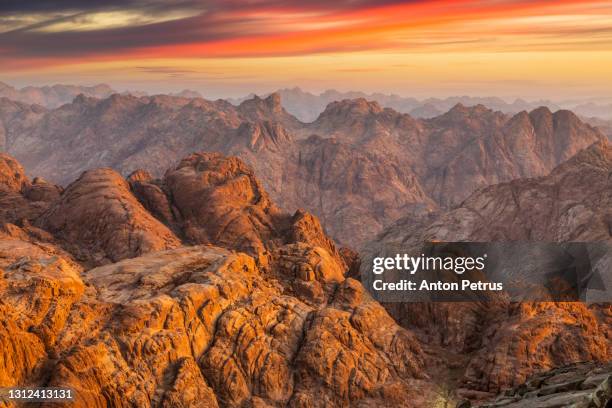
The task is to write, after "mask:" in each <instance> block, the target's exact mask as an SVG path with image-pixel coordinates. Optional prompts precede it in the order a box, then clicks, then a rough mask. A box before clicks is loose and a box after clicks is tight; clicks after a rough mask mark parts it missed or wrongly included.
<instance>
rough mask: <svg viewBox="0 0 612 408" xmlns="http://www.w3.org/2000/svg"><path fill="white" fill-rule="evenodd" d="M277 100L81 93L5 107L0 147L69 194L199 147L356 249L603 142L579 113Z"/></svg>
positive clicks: (157, 171) (155, 168)
mask: <svg viewBox="0 0 612 408" xmlns="http://www.w3.org/2000/svg"><path fill="white" fill-rule="evenodd" d="M281 98H282V97H281V96H280V95H278V94H272V95H270V96H268V97H267V98H264V99H262V98H259V97H253V98H252V99H249V100H245V101H243V102H242V103H241V104H240V105H238V106H234V105H232V104H231V103H229V102H227V101H223V100H217V101H207V100H205V99H201V98H182V97H173V96H166V95H157V96H150V97H149V96H147V97H136V96H131V95H117V94H114V95H112V96H111V97H109V98H106V99H96V98H90V97H86V96H83V95H80V96H78V97H77V98H75V99H74V101H73V102H72V103H69V104H65V105H63V106H61V107H59V108H57V109H51V110H45V109H44V108H41V107H38V106H35V105H26V104H21V103H18V102H13V101H10V100H8V99H0V132H2V136H3V137H2V138H1V139H0V141H2V142H3V143H2V150H3V151H6V152H8V153H9V154H11V155H13V156H14V157H16V158H17V159H19V160H20V161H21V162H22V163H24V165H25V166H26V168H27V169H29V171H30V172H31V173H32V174H38V175H42V176H44V177H45V178H46V179H48V180H50V181H52V182H55V183H61V184H63V185H66V183H67V182H69V181H71V180H73V179H75V178H76V177H78V176H79V175H80V174H81V173H82V172H83V171H86V170H88V169H90V168H97V167H111V168H113V169H114V170H116V171H118V172H119V173H120V174H122V175H123V176H127V175H129V174H130V173H132V172H133V171H135V170H137V169H144V170H146V171H148V172H149V173H151V175H152V176H153V177H160V176H161V175H162V174H163V171H164V170H165V169H166V168H169V167H171V166H172V165H173V164H174V163H176V162H177V161H178V160H180V159H181V158H182V157H185V156H187V155H189V154H190V153H192V152H194V151H200V150H206V151H216V152H221V153H223V154H226V155H234V156H238V157H240V158H241V159H242V160H244V161H245V162H246V163H247V164H248V165H250V166H251V167H253V168H254V170H255V172H256V173H257V174H258V176H259V178H260V179H261V182H262V184H263V186H264V187H265V188H266V190H267V191H269V193H270V196H271V198H272V200H273V201H274V202H276V203H278V204H279V206H280V207H281V208H283V209H285V210H287V211H290V212H294V211H295V210H297V209H298V208H305V209H306V210H308V211H310V212H312V213H314V214H315V215H317V216H318V217H320V219H321V220H322V221H323V224H324V225H325V227H326V229H327V231H328V232H329V233H330V234H331V236H332V237H333V238H334V239H336V240H337V241H339V242H340V243H341V244H343V245H350V246H353V247H359V246H360V245H362V244H363V243H364V242H366V241H368V240H370V239H371V238H372V237H373V236H375V235H376V234H377V233H378V232H380V231H381V230H382V229H383V228H384V227H385V226H387V225H389V224H390V223H391V222H393V221H394V220H396V219H398V218H400V217H401V216H402V215H404V214H406V213H414V214H421V213H427V212H430V211H435V210H437V209H439V208H449V207H452V206H456V205H458V204H460V203H461V202H462V201H463V200H464V199H465V198H467V197H468V195H469V194H470V193H471V192H472V191H474V190H476V189H478V188H482V187H486V186H488V185H491V184H494V183H499V182H503V181H508V180H512V179H515V178H519V177H534V176H541V175H544V174H547V173H548V172H549V171H550V170H551V169H552V168H553V167H554V166H556V165H558V164H559V163H561V162H563V161H565V160H567V159H568V158H569V157H571V156H572V155H573V154H575V153H576V152H577V151H579V150H580V149H581V148H583V147H586V146H588V145H590V144H592V143H593V142H595V141H597V140H602V139H604V138H605V136H604V135H603V134H602V133H601V132H600V131H598V130H597V129H594V128H592V127H591V126H589V125H587V124H585V123H583V122H582V121H581V120H580V119H579V118H578V117H577V116H576V115H574V114H573V113H572V112H569V111H557V112H554V113H553V112H551V111H550V110H548V109H547V108H538V109H536V110H533V111H531V112H529V113H528V112H520V113H518V114H516V115H514V116H509V115H506V114H503V113H501V112H496V111H492V110H490V109H487V108H485V107H484V106H482V105H477V106H473V107H466V106H463V105H459V104H458V105H456V106H454V107H453V108H452V109H450V110H449V111H448V112H446V113H444V114H442V115H439V116H437V117H434V118H431V119H415V118H413V117H411V116H410V115H407V114H402V113H399V112H397V111H395V110H393V109H390V108H384V107H382V106H381V105H380V104H378V103H376V102H372V101H367V100H365V99H352V100H342V101H336V102H332V103H330V104H329V105H328V106H327V107H326V108H325V110H324V111H323V112H322V113H321V115H319V117H318V118H317V119H316V120H315V121H313V122H312V123H302V122H300V121H299V120H298V119H296V118H295V117H294V116H292V115H291V114H289V113H288V112H287V111H286V110H285V109H284V108H283V106H282V102H281V101H282V99H281Z"/></svg>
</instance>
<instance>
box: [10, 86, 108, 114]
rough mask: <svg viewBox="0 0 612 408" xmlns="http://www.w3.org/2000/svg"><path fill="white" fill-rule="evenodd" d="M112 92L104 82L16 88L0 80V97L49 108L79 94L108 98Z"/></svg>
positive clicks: (70, 100)
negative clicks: (85, 84) (88, 84)
mask: <svg viewBox="0 0 612 408" xmlns="http://www.w3.org/2000/svg"><path fill="white" fill-rule="evenodd" d="M113 93H115V91H114V90H113V89H112V88H111V87H110V86H108V85H106V84H100V85H94V86H79V85H61V84H57V85H52V86H42V87H36V86H26V87H24V88H21V89H17V88H15V87H12V86H10V85H7V84H5V83H3V82H0V98H3V97H4V98H8V99H11V100H13V101H17V102H23V103H26V104H28V105H33V104H36V105H41V106H44V107H46V108H51V109H52V108H57V107H58V106H61V105H63V104H65V103H70V102H72V100H73V99H74V98H75V97H76V96H78V95H79V94H83V95H86V96H91V97H94V98H108V97H109V96H111V95H112V94H113Z"/></svg>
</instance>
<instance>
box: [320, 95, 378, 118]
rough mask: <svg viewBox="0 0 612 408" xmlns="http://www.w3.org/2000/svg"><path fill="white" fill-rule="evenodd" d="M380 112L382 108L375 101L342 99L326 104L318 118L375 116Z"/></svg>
mask: <svg viewBox="0 0 612 408" xmlns="http://www.w3.org/2000/svg"><path fill="white" fill-rule="evenodd" d="M382 111H383V108H382V107H381V106H380V104H379V103H378V102H376V101H368V100H367V99H365V98H356V99H343V100H341V101H336V102H331V103H330V104H328V105H327V107H326V108H325V110H324V111H323V113H321V115H319V117H320V118H321V117H325V116H333V115H369V114H377V113H380V112H382Z"/></svg>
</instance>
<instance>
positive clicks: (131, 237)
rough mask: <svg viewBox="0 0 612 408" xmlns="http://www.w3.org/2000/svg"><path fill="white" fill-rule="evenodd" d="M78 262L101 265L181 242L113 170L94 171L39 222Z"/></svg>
mask: <svg viewBox="0 0 612 408" xmlns="http://www.w3.org/2000/svg"><path fill="white" fill-rule="evenodd" d="M37 225H38V226H40V227H41V228H43V229H45V230H47V231H49V232H51V233H52V234H54V235H55V236H56V237H57V238H58V239H60V240H62V241H63V242H64V243H65V245H66V246H67V247H68V248H69V250H70V251H71V252H73V253H74V254H75V255H77V257H78V258H79V259H82V260H83V261H88V262H92V263H94V264H100V263H105V262H116V261H118V260H121V259H125V258H132V257H135V256H138V255H141V254H144V253H147V252H151V251H159V250H162V249H168V248H175V247H177V246H179V245H180V244H181V242H180V240H179V239H178V238H177V237H176V236H175V235H174V234H173V233H172V232H171V231H170V230H169V229H168V228H167V227H166V226H165V225H164V224H162V223H161V222H159V221H158V220H157V219H155V218H154V217H153V216H151V214H149V213H148V212H147V211H146V210H145V209H144V207H143V206H142V205H141V204H140V203H139V202H138V200H137V199H136V198H135V197H134V196H133V195H132V193H131V192H130V188H129V185H128V183H127V182H126V181H125V180H124V179H123V177H121V176H120V175H119V174H118V173H116V172H115V171H113V170H110V169H99V170H91V171H87V172H85V173H83V174H82V175H81V177H80V178H79V179H78V180H76V181H75V182H74V183H72V184H71V185H69V186H68V188H66V191H64V193H63V194H62V196H61V198H60V199H59V200H57V202H55V203H54V204H53V205H52V206H51V208H49V210H48V211H46V212H45V213H44V214H43V215H42V216H41V217H40V218H39V219H38V220H37Z"/></svg>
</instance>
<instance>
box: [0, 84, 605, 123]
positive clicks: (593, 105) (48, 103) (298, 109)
mask: <svg viewBox="0 0 612 408" xmlns="http://www.w3.org/2000/svg"><path fill="white" fill-rule="evenodd" d="M113 93H119V92H117V91H116V90H113V89H112V88H111V87H110V86H109V85H106V84H99V85H95V86H77V85H62V84H56V85H51V86H42V87H36V86H27V87H23V88H20V89H19V88H17V87H14V86H10V85H8V84H5V83H3V82H0V97H6V98H9V99H12V100H14V101H19V102H24V103H28V104H34V103H35V104H38V105H42V106H44V107H47V108H56V107H58V106H60V105H63V104H65V103H70V102H72V100H73V99H74V98H75V97H76V96H78V95H79V94H83V95H85V96H91V97H94V98H106V97H108V96H110V95H112V94H113ZM121 93H123V94H130V95H134V96H147V95H148V94H150V93H147V92H144V91H135V90H128V91H125V92H121ZM272 93H278V94H279V95H280V96H281V103H282V105H283V107H284V108H285V109H286V110H287V112H289V113H291V114H292V115H294V116H295V117H296V118H298V119H299V120H300V121H302V122H312V121H314V120H315V119H316V118H317V117H318V116H319V115H320V114H321V112H323V111H324V110H325V107H326V106H327V105H328V104H329V103H331V102H335V101H341V100H344V99H359V98H363V99H366V100H369V101H376V102H378V103H379V104H380V105H381V106H382V107H385V108H392V109H394V110H396V111H398V112H400V113H409V114H410V115H411V116H413V117H415V118H432V117H434V116H438V115H441V114H443V113H444V112H446V111H448V110H449V109H451V108H452V107H453V106H455V105H456V104H458V103H460V104H462V105H465V106H475V105H484V106H486V107H488V108H489V109H492V110H498V111H501V112H504V113H510V114H515V113H518V112H520V111H522V110H528V111H530V110H533V109H536V108H539V107H541V106H546V107H548V108H549V109H550V110H553V111H556V110H559V109H570V110H572V111H573V112H574V113H576V114H577V115H579V116H581V117H584V118H589V119H590V118H594V119H593V120H596V119H602V120H612V99H610V98H607V99H606V98H598V99H576V100H564V101H551V100H547V99H542V100H537V101H526V100H524V99H521V98H517V99H515V100H514V101H512V102H508V101H506V100H504V99H502V98H498V97H494V96H491V97H474V96H451V97H447V98H425V99H417V98H412V97H405V96H399V95H392V94H391V95H389V94H383V93H372V94H367V93H364V92H356V91H350V92H340V91H336V90H334V89H329V90H327V91H325V92H322V93H320V94H315V93H312V92H308V91H304V90H302V89H300V88H299V87H295V88H284V89H279V90H277V91H275V92H272ZM168 95H170V96H179V97H185V98H202V97H203V95H202V93H201V92H198V91H194V90H189V89H184V90H182V91H180V92H171V93H168ZM268 95H270V94H264V95H263V96H262V95H260V96H262V97H266V96H268ZM254 96H255V94H250V95H248V96H245V97H242V98H227V99H226V100H227V101H228V102H231V103H232V104H234V105H239V104H240V103H241V102H243V101H245V100H247V99H252V98H253V97H254Z"/></svg>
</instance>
